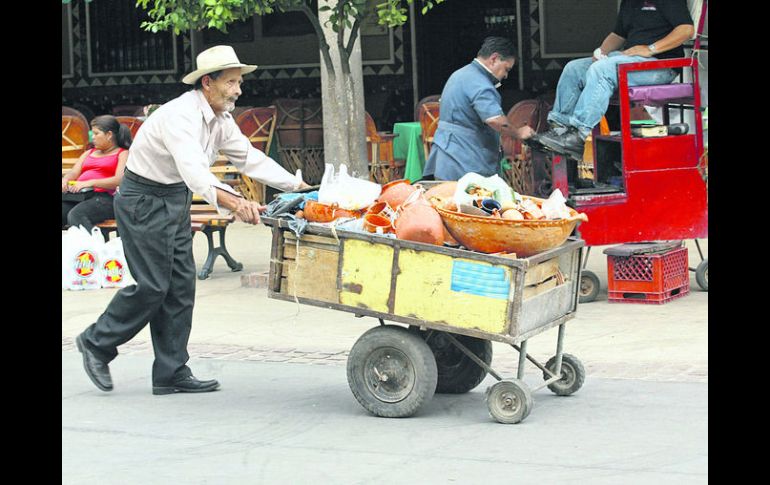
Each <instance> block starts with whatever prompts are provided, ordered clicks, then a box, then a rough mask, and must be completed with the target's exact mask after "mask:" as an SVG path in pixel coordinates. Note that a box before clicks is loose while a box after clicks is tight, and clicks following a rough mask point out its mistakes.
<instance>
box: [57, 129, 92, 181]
mask: <svg viewBox="0 0 770 485" xmlns="http://www.w3.org/2000/svg"><path fill="white" fill-rule="evenodd" d="M88 145H89V142H88V124H86V123H85V122H84V121H83V120H82V119H81V118H80V117H79V116H73V115H62V117H61V161H62V174H64V173H65V172H67V171H68V170H69V169H71V168H72V166H73V165H75V163H76V162H77V161H78V158H80V155H82V154H83V152H85V151H86V149H87V148H88Z"/></svg>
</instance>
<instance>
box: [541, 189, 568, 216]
mask: <svg viewBox="0 0 770 485" xmlns="http://www.w3.org/2000/svg"><path fill="white" fill-rule="evenodd" d="M565 202H567V199H565V198H564V195H562V193H561V190H559V189H556V190H554V191H553V192H551V195H550V196H549V197H548V198H547V199H546V200H545V201H543V204H542V206H541V207H540V210H542V211H543V214H544V215H545V218H546V219H569V218H570V212H569V209H568V208H567V206H566V205H565V204H564V203H565Z"/></svg>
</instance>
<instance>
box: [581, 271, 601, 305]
mask: <svg viewBox="0 0 770 485" xmlns="http://www.w3.org/2000/svg"><path fill="white" fill-rule="evenodd" d="M583 278H585V279H586V280H587V282H588V284H590V285H591V286H590V287H589V290H590V291H588V292H587V293H585V294H583ZM600 288H601V284H600V283H599V277H598V276H596V274H595V273H594V272H593V271H588V270H585V269H584V270H583V271H582V272H581V274H580V287H579V288H578V291H579V294H578V303H590V302H592V301H594V300H596V297H597V296H598V295H599V289H600Z"/></svg>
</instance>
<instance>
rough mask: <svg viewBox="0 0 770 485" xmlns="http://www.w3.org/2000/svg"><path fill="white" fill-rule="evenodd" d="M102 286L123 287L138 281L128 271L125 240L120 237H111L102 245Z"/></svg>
mask: <svg viewBox="0 0 770 485" xmlns="http://www.w3.org/2000/svg"><path fill="white" fill-rule="evenodd" d="M101 261H102V270H101V275H100V279H101V283H102V288H123V287H126V286H128V285H133V284H134V283H136V281H134V279H133V278H132V277H131V272H129V271H128V264H127V263H126V255H125V254H124V253H123V241H122V240H121V239H120V238H119V237H115V238H113V239H110V240H109V241H107V242H106V243H104V246H103V247H102V254H101Z"/></svg>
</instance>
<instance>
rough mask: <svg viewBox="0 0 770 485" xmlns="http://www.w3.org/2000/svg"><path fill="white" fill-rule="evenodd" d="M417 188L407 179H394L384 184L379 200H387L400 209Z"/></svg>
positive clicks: (393, 206)
mask: <svg viewBox="0 0 770 485" xmlns="http://www.w3.org/2000/svg"><path fill="white" fill-rule="evenodd" d="M415 190H417V187H415V186H414V185H412V184H411V183H409V180H407V179H401V180H394V181H393V182H388V183H387V184H385V185H383V186H382V193H381V194H380V196H379V197H378V198H377V202H387V203H388V204H389V205H390V206H391V207H392V208H394V209H398V207H399V206H400V205H401V204H403V203H404V201H406V199H407V198H408V197H409V196H410V195H412V192H414V191H415Z"/></svg>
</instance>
